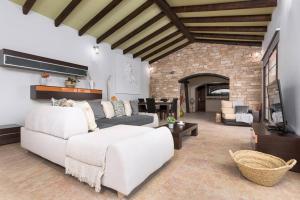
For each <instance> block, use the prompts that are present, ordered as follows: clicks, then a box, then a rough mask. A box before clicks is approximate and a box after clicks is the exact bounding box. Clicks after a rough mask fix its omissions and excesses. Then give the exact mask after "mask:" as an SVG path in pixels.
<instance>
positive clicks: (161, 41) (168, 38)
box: [133, 31, 181, 58]
mask: <svg viewBox="0 0 300 200" xmlns="http://www.w3.org/2000/svg"><path fill="white" fill-rule="evenodd" d="M180 33H181V32H180V31H175V32H174V33H171V34H169V35H167V36H166V37H164V38H162V39H160V40H158V41H157V42H154V43H153V44H151V45H149V46H147V47H146V48H144V49H142V50H140V51H138V52H136V53H135V54H133V58H136V57H138V56H139V55H142V54H143V53H146V52H147V51H150V50H151V49H153V48H155V47H156V46H158V45H160V44H161V43H163V42H166V41H168V40H170V39H172V38H173V37H175V36H177V35H179V34H180Z"/></svg>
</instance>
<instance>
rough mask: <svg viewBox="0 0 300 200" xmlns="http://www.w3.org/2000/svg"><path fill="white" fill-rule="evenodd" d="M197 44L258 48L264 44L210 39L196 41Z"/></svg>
mask: <svg viewBox="0 0 300 200" xmlns="http://www.w3.org/2000/svg"><path fill="white" fill-rule="evenodd" d="M195 42H199V43H211V44H227V45H240V46H258V47H260V46H261V45H262V42H248V41H228V40H210V39H195Z"/></svg>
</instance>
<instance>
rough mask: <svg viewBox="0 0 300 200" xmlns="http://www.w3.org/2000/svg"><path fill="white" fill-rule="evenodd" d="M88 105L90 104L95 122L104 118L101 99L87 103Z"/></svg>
mask: <svg viewBox="0 0 300 200" xmlns="http://www.w3.org/2000/svg"><path fill="white" fill-rule="evenodd" d="M88 103H89V104H90V106H91V108H92V110H93V112H94V115H95V120H98V119H103V118H105V113H104V111H103V107H102V105H101V99H96V100H91V101H88Z"/></svg>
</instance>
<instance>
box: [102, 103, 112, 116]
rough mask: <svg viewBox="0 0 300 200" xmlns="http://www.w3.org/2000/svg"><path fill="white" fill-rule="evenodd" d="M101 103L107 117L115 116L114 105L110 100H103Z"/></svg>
mask: <svg viewBox="0 0 300 200" xmlns="http://www.w3.org/2000/svg"><path fill="white" fill-rule="evenodd" d="M101 105H102V106H103V111H104V113H105V117H106V118H109V119H110V118H112V117H114V116H115V111H114V107H113V105H112V103H111V102H110V101H101Z"/></svg>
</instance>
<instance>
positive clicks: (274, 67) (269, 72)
mask: <svg viewBox="0 0 300 200" xmlns="http://www.w3.org/2000/svg"><path fill="white" fill-rule="evenodd" d="M278 43H279V31H276V32H275V34H274V36H273V38H272V41H271V43H270V44H269V46H268V49H267V50H266V52H265V55H264V56H263V84H264V85H263V97H264V101H263V109H264V112H263V115H264V119H265V120H267V121H269V120H270V117H271V116H270V109H269V108H270V105H269V92H270V91H268V87H270V86H271V85H273V84H274V83H275V81H277V79H278Z"/></svg>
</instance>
